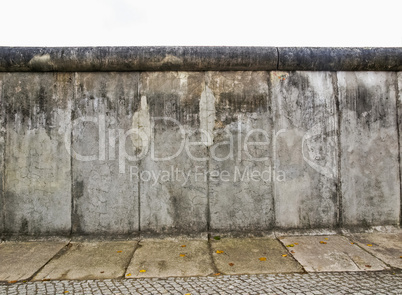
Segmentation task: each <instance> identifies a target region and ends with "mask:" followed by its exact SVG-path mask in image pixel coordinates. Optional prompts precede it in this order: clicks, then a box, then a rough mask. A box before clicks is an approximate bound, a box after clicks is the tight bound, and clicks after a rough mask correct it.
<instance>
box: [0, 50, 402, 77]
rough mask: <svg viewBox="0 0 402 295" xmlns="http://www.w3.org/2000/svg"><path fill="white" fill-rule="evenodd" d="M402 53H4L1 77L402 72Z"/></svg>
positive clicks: (0, 59) (238, 51)
mask: <svg viewBox="0 0 402 295" xmlns="http://www.w3.org/2000/svg"><path fill="white" fill-rule="evenodd" d="M401 56H402V55H401V48H378V47H377V48H375V47H374V48H367V47H365V48H362V47H355V48H341V47H255V46H253V47H240V46H239V47H227V46H219V47H217V46H174V47H173V46H171V47H166V46H147V47H141V46H136V47H134V46H133V47H117V46H115V47H61V48H60V47H2V48H0V71H6V72H11V71H16V72H24V71H59V72H73V71H76V72H80V71H81V72H91V71H238V70H249V71H250V70H254V71H270V70H285V71H297V70H298V71H309V70H313V71H400V70H402V58H401Z"/></svg>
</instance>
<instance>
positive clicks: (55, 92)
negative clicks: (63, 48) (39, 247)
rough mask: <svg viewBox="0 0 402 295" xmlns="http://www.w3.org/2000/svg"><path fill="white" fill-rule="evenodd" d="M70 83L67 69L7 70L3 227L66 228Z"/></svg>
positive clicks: (53, 231)
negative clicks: (29, 71) (61, 70)
mask: <svg viewBox="0 0 402 295" xmlns="http://www.w3.org/2000/svg"><path fill="white" fill-rule="evenodd" d="M72 87H73V75H72V74H70V73H8V74H5V77H4V80H3V90H2V92H3V94H2V96H3V102H2V110H3V112H5V114H6V122H7V125H6V126H2V128H5V132H6V141H5V154H6V156H5V157H4V173H5V185H4V188H3V189H4V190H3V192H4V201H3V207H2V210H3V214H4V223H5V224H4V232H5V233H13V234H20V235H67V234H69V233H70V229H71V159H70V156H69V154H68V153H67V150H66V148H65V146H64V134H65V132H66V131H67V128H66V127H67V125H68V124H69V122H70V119H71V99H72V97H73V92H72V90H73V88H72ZM3 130H4V129H3Z"/></svg>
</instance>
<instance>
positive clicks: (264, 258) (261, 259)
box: [259, 257, 267, 261]
mask: <svg viewBox="0 0 402 295" xmlns="http://www.w3.org/2000/svg"><path fill="white" fill-rule="evenodd" d="M259 259H260V261H267V257H261V258H259Z"/></svg>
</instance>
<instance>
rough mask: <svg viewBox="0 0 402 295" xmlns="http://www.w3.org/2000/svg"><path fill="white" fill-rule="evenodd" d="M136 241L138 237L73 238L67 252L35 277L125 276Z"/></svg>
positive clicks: (108, 277)
mask: <svg viewBox="0 0 402 295" xmlns="http://www.w3.org/2000/svg"><path fill="white" fill-rule="evenodd" d="M136 244H137V242H136V241H115V242H106V241H105V242H83V243H77V242H72V243H70V244H69V245H68V247H67V248H68V249H66V251H65V253H62V254H61V255H60V256H58V257H55V258H54V259H52V261H50V262H49V263H48V264H46V265H45V266H44V267H43V269H41V270H40V271H39V273H37V274H36V275H35V277H34V278H33V280H35V281H38V280H39V281H40V280H88V279H97V278H99V279H116V278H121V277H123V276H124V272H125V270H126V267H127V265H128V262H129V260H130V258H131V257H132V255H133V252H134V250H135V247H136Z"/></svg>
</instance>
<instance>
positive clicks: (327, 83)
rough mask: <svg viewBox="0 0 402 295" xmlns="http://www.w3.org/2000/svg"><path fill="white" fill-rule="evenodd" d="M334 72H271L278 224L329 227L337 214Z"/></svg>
mask: <svg viewBox="0 0 402 295" xmlns="http://www.w3.org/2000/svg"><path fill="white" fill-rule="evenodd" d="M334 75H335V74H334V73H330V72H271V74H270V83H271V87H272V90H271V91H272V97H273V101H272V104H273V110H274V122H275V139H274V157H275V158H274V163H275V170H276V171H278V173H279V172H280V171H281V172H283V173H284V174H285V180H284V181H276V182H275V216H276V226H278V227H280V228H320V227H325V228H331V227H334V226H336V224H337V217H338V212H337V209H338V193H337V189H338V187H337V183H338V138H337V129H338V121H337V120H338V119H337V118H338V116H337V109H336V98H335V96H336V85H334V80H335V77H334Z"/></svg>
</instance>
